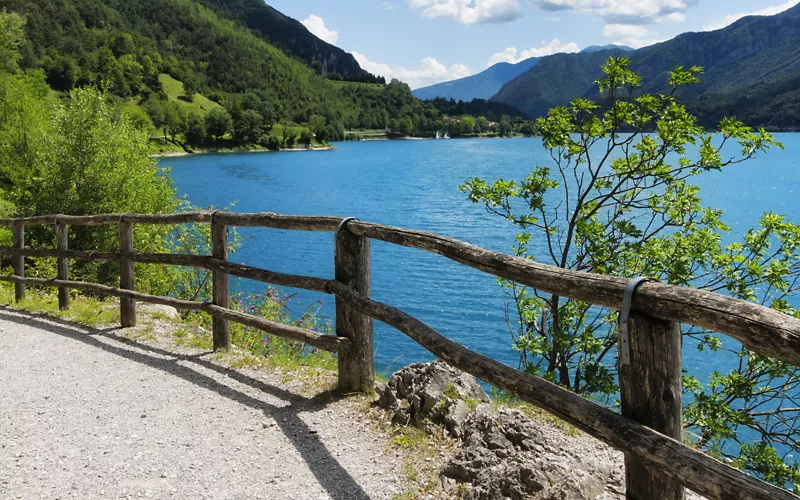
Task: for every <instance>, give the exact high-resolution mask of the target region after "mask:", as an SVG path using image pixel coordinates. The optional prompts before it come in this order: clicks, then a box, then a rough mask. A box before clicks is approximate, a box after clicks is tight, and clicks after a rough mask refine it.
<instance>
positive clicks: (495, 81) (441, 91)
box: [412, 57, 539, 102]
mask: <svg viewBox="0 0 800 500" xmlns="http://www.w3.org/2000/svg"><path fill="white" fill-rule="evenodd" d="M538 62H539V58H538V57H531V58H530V59H526V60H524V61H521V62H519V63H517V64H509V63H497V64H495V65H494V66H492V67H490V68H488V69H486V70H484V71H481V72H480V73H478V74H476V75H472V76H468V77H466V78H461V79H458V80H453V81H451V82H444V83H439V84H436V85H431V86H430V87H423V88H421V89H417V90H414V91H412V93H413V94H414V95H415V96H416V97H417V98H419V99H426V100H427V99H435V98H437V97H442V98H444V99H453V100H455V101H464V102H469V101H471V100H473V99H489V98H490V97H492V96H493V95H495V94H496V93H497V92H498V91H499V90H500V88H501V87H502V86H503V85H504V84H505V83H506V82H508V81H509V80H511V79H512V78H514V77H515V76H517V75H519V74H521V73H524V72H526V71H528V70H529V69H531V68H532V67H534V66H536V64H537V63H538Z"/></svg>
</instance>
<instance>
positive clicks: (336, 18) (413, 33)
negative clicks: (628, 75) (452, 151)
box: [267, 0, 800, 88]
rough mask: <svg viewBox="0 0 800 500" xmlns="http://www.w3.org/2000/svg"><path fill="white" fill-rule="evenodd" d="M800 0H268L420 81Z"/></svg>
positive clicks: (722, 20) (361, 55)
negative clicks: (500, 62)
mask: <svg viewBox="0 0 800 500" xmlns="http://www.w3.org/2000/svg"><path fill="white" fill-rule="evenodd" d="M798 1H800V0H789V1H787V0H337V1H334V0H268V1H267V3H268V4H270V5H272V6H273V7H274V8H276V9H278V10H279V11H281V12H283V13H284V14H286V15H288V16H290V17H293V18H295V19H297V20H299V21H301V22H303V24H305V25H306V27H307V28H308V29H309V30H310V31H311V32H312V33H314V34H315V35H317V36H319V37H320V38H322V39H324V40H326V41H328V42H331V43H334V44H335V45H337V46H339V47H341V48H342V49H344V50H346V51H348V52H352V53H353V54H354V55H355V56H356V59H357V60H358V61H359V63H360V64H361V66H362V67H363V68H364V69H366V70H368V71H371V72H373V73H377V74H381V75H383V76H386V77H387V78H399V79H400V80H403V81H405V82H407V83H409V84H410V85H411V87H412V88H418V87H424V86H427V85H432V84H434V83H439V82H442V81H448V80H453V79H455V78H461V77H464V76H468V75H470V74H474V73H478V72H480V71H482V70H484V69H485V68H486V67H488V66H489V65H491V64H493V63H496V62H499V61H507V62H517V61H519V60H522V59H525V58H528V57H532V56H543V55H549V54H552V53H555V52H575V51H577V50H580V49H583V48H585V47H587V46H589V45H606V44H609V43H617V44H625V45H630V46H633V47H637V48H638V47H641V46H645V45H650V44H652V43H656V42H659V41H662V40H667V39H669V38H672V37H674V36H675V35H678V34H680V33H683V32H686V31H704V30H710V29H717V28H720V27H723V26H725V25H727V24H730V23H731V22H733V21H735V20H736V19H738V18H740V17H742V16H743V15H750V14H760V15H770V14H775V13H777V12H781V11H783V10H786V9H788V8H789V7H791V6H793V5H795V4H797V3H798Z"/></svg>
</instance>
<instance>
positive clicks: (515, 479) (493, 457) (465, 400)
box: [377, 361, 625, 500]
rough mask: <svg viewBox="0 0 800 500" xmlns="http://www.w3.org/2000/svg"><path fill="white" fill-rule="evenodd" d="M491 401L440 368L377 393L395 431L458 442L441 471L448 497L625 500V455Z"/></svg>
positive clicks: (408, 371) (465, 379)
mask: <svg viewBox="0 0 800 500" xmlns="http://www.w3.org/2000/svg"><path fill="white" fill-rule="evenodd" d="M488 401H489V398H488V397H487V395H486V393H484V392H483V390H482V389H481V386H480V385H479V384H478V383H477V382H476V381H475V379H474V378H473V377H472V376H470V375H468V374H465V373H463V372H461V371H459V370H457V369H455V368H452V367H450V366H448V365H447V364H446V363H444V362H442V361H434V362H433V363H417V364H413V365H410V366H408V367H406V368H403V369H402V370H400V371H399V372H397V373H395V374H394V375H392V377H391V378H390V379H389V381H388V383H387V384H386V385H385V386H383V387H381V388H380V389H379V398H378V401H377V404H378V406H380V407H382V408H384V409H387V410H388V411H390V412H392V420H393V422H394V423H395V424H398V425H408V424H413V425H417V426H420V427H424V428H426V429H427V430H428V432H429V433H434V432H443V433H445V434H446V435H448V436H450V437H453V438H456V439H458V440H459V442H460V445H459V449H458V451H457V452H456V453H455V455H454V456H452V457H451V458H450V459H448V460H447V461H446V462H445V463H444V464H443V466H442V469H441V477H442V484H443V485H444V487H445V489H446V490H448V494H452V495H455V494H456V493H455V491H456V490H458V493H459V495H461V498H465V499H471V500H489V499H506V498H508V499H515V500H516V499H533V500H550V499H552V500H582V499H603V500H608V499H622V498H624V497H625V490H624V477H623V473H624V467H623V462H622V460H623V459H622V454H621V453H619V452H617V451H615V450H613V449H611V448H610V447H608V446H605V445H603V444H602V443H600V442H598V441H596V440H593V439H591V438H590V437H588V436H586V435H583V434H581V433H579V432H578V431H577V430H575V429H573V428H571V427H569V426H568V425H566V424H563V423H556V421H555V420H554V419H551V418H549V417H545V416H542V417H538V416H535V415H534V418H531V417H530V416H528V415H526V414H525V413H523V412H521V411H518V410H515V409H511V408H503V407H500V406H497V405H493V404H486V403H487V402H488Z"/></svg>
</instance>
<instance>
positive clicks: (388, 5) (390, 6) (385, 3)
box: [381, 2, 394, 10]
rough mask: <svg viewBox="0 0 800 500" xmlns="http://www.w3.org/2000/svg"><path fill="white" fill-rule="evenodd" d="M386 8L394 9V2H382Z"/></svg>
mask: <svg viewBox="0 0 800 500" xmlns="http://www.w3.org/2000/svg"><path fill="white" fill-rule="evenodd" d="M381 5H382V6H383V8H384V9H385V10H392V9H394V4H393V3H392V2H383V3H382V4H381Z"/></svg>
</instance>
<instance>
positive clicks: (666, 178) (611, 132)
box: [461, 58, 800, 488]
mask: <svg viewBox="0 0 800 500" xmlns="http://www.w3.org/2000/svg"><path fill="white" fill-rule="evenodd" d="M629 66H630V61H629V60H628V59H625V58H612V59H609V60H608V61H607V62H606V63H605V65H604V66H603V71H604V73H605V77H604V78H602V79H601V80H599V88H600V91H601V92H602V94H603V96H604V97H605V98H606V99H607V102H606V103H605V104H604V105H603V106H601V105H599V104H598V103H596V102H594V101H592V100H589V99H586V98H576V99H575V100H573V101H572V103H571V104H570V105H569V106H561V107H557V108H554V109H552V110H551V111H550V113H549V114H548V115H547V117H546V118H541V119H539V120H538V121H537V123H536V128H537V130H538V131H539V133H540V134H541V135H542V140H543V144H544V146H545V148H546V149H548V150H549V151H550V153H551V156H552V159H553V165H551V166H547V165H537V166H536V167H535V168H534V169H533V170H532V171H531V172H530V174H529V175H528V176H527V177H526V178H525V179H524V180H521V181H518V182H517V181H506V180H497V181H494V182H493V183H491V184H490V183H487V182H486V181H484V180H482V179H478V178H475V179H471V180H469V181H467V182H466V183H465V184H464V185H463V186H462V187H461V189H462V190H463V191H464V192H465V193H467V196H468V198H469V199H470V200H471V201H473V202H475V203H481V204H483V205H484V206H485V207H486V209H487V210H488V211H489V212H491V213H493V214H496V215H499V216H501V217H503V218H504V219H505V220H508V221H511V222H512V223H513V224H515V225H516V226H517V227H519V228H520V230H521V232H520V233H519V234H518V235H517V237H516V242H515V246H514V249H515V252H516V254H517V255H518V256H520V257H524V258H530V259H533V260H536V261H537V262H548V263H550V264H552V265H554V266H557V267H561V268H565V269H573V270H579V271H586V272H594V273H600V274H606V275H614V276H648V277H650V278H653V279H657V280H659V281H662V282H667V283H671V284H676V285H682V286H693V287H698V288H702V289H705V290H710V291H715V292H726V293H728V294H730V295H732V296H734V297H737V298H741V299H744V300H751V301H756V302H759V303H763V304H765V305H768V306H770V307H773V308H775V309H777V310H779V311H782V312H784V313H787V314H790V315H794V316H796V317H800V311H798V310H796V309H794V308H793V307H792V306H790V304H789V302H788V301H787V300H786V299H787V297H788V295H789V294H791V293H793V292H794V291H796V290H797V286H798V285H797V283H798V279H800V226H796V225H793V224H791V223H789V222H788V221H786V220H785V218H784V217H782V216H778V215H775V214H772V213H766V214H764V216H763V217H762V219H761V221H760V226H759V227H757V228H754V229H752V230H750V231H749V232H748V233H747V234H746V235H745V236H744V238H743V239H742V241H738V242H734V243H729V244H725V243H723V237H724V236H725V235H726V234H727V233H728V232H729V231H730V229H729V228H728V227H727V226H726V225H725V224H724V223H723V222H722V216H723V214H722V212H721V211H720V210H717V209H714V208H709V207H705V206H703V205H702V202H701V198H700V189H699V188H698V187H697V186H694V185H692V184H691V182H690V181H691V178H692V177H694V176H696V175H698V174H700V173H703V172H709V171H720V170H723V169H725V168H726V167H727V166H729V165H733V164H737V163H740V162H742V161H745V160H747V159H749V158H752V157H753V156H755V155H756V154H757V153H761V152H765V151H767V150H768V149H769V148H770V147H776V146H777V147H780V144H779V143H777V142H776V141H775V140H774V138H773V137H772V136H771V135H770V134H769V133H767V132H766V131H764V130H763V129H762V130H760V131H757V132H755V131H753V130H752V129H750V128H749V127H746V126H745V125H743V124H742V123H741V122H739V121H737V120H735V119H733V118H725V119H723V120H722V121H721V122H720V124H719V133H718V134H712V133H706V132H705V131H704V130H703V129H702V128H701V127H699V126H698V125H697V124H696V119H695V117H693V116H692V115H691V114H689V113H688V112H687V111H686V109H685V107H684V106H683V105H681V104H679V103H678V102H677V101H676V98H675V92H676V91H677V90H678V89H680V88H681V87H684V86H687V85H692V84H696V83H698V82H699V77H698V75H699V74H700V73H701V72H702V68H699V67H692V68H689V69H684V68H681V67H679V68H677V69H676V70H675V71H673V72H672V73H671V74H670V78H669V84H670V87H671V91H670V92H668V93H665V94H660V95H650V94H640V93H639V92H638V89H639V87H641V85H642V79H641V77H639V76H638V75H636V74H635V73H633V72H632V71H631V70H630V67H629ZM504 122H506V120H505V119H504V120H503V122H501V124H502V123H504ZM534 233H537V236H534ZM534 238H536V239H537V240H538V241H542V242H543V246H540V245H534V244H532V242H533V241H534ZM502 286H503V289H504V290H505V291H506V292H507V293H508V295H509V297H510V299H511V300H512V301H513V306H514V307H513V309H512V310H513V314H512V315H511V316H513V320H512V321H513V333H514V336H515V339H516V340H515V344H514V348H515V349H517V350H519V352H520V365H521V367H522V368H523V369H524V370H525V371H527V372H529V373H532V374H536V375H540V376H543V377H545V378H547V379H549V380H551V381H553V382H556V383H558V384H560V385H562V386H564V387H567V388H569V389H571V390H573V391H576V392H578V393H580V394H586V395H592V396H593V397H595V398H597V399H599V400H605V401H610V399H611V398H613V397H614V394H616V392H617V391H618V386H617V384H616V380H617V377H616V363H615V362H614V360H613V359H611V358H612V356H614V353H615V347H616V341H617V331H616V324H617V321H616V320H617V312H616V311H613V310H608V309H604V308H600V307H593V306H591V305H589V304H587V303H584V302H581V301H577V300H572V299H565V298H564V297H559V296H557V295H553V294H546V293H542V292H539V291H537V290H530V289H527V288H526V287H523V286H520V285H518V284H516V283H513V282H510V281H503V282H502ZM684 335H685V336H686V337H687V339H692V340H693V341H694V342H695V345H696V346H697V348H698V349H700V350H704V349H706V350H709V349H710V350H712V351H716V350H720V351H722V350H724V351H728V352H732V353H734V355H735V356H737V357H738V359H740V360H741V362H740V363H738V364H737V365H736V366H734V367H733V368H732V369H731V370H730V372H729V373H726V374H722V373H714V374H710V382H709V383H708V385H705V386H704V385H703V384H701V383H700V378H698V376H699V375H701V374H698V373H690V374H687V376H686V377H685V378H684V389H685V390H686V391H687V392H690V393H691V394H692V397H691V398H687V399H686V400H687V401H688V404H687V405H686V408H685V411H684V416H685V419H686V426H687V430H688V432H689V433H690V434H691V440H692V442H694V444H695V445H696V446H698V447H700V448H702V449H705V450H708V451H709V452H711V453H713V454H716V455H718V456H725V457H728V458H730V459H731V460H732V461H733V463H734V464H735V465H737V466H738V467H741V468H743V469H746V470H749V471H752V472H754V473H756V474H758V475H759V476H761V477H763V478H765V479H767V480H769V481H772V482H774V483H775V484H778V485H780V486H785V484H786V483H787V482H791V483H793V484H794V485H795V487H796V488H797V487H798V485H800V467H798V465H797V464H795V463H793V462H792V461H791V459H790V458H787V457H786V452H795V453H796V452H797V451H800V445H799V441H798V440H799V439H800V426H799V425H798V424H800V410H798V408H797V407H798V406H799V405H797V404H796V403H795V402H794V401H793V399H792V398H793V397H795V395H796V394H797V393H798V389H800V370H798V368H796V367H791V366H787V365H786V364H784V363H780V362H777V361H775V360H774V359H770V358H768V357H765V356H761V355H757V354H755V353H751V352H749V351H748V350H747V349H745V348H742V347H741V346H740V345H738V344H736V343H729V342H725V341H723V340H722V338H720V336H719V335H717V334H715V333H714V332H707V331H703V330H702V329H698V328H685V331H684ZM706 375H708V374H706ZM776 408H778V409H781V410H780V411H774V409H776ZM747 429H749V430H750V431H755V432H756V433H757V434H758V435H759V436H761V438H762V440H761V442H760V443H757V444H755V445H753V444H749V443H747V442H746V441H745V440H743V439H742V431H743V430H747ZM737 444H738V446H737Z"/></svg>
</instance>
